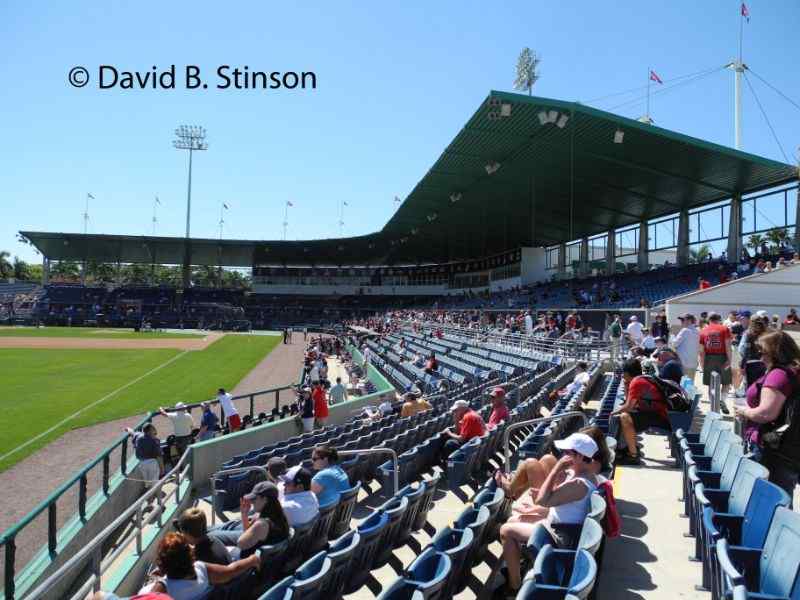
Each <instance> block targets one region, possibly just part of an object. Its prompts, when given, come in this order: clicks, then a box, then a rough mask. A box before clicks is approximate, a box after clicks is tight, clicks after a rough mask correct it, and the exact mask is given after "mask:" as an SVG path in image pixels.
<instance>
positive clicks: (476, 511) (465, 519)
mask: <svg viewBox="0 0 800 600" xmlns="http://www.w3.org/2000/svg"><path fill="white" fill-rule="evenodd" d="M488 524H489V509H488V508H486V507H485V506H482V507H480V508H478V507H475V506H468V507H467V508H465V509H464V510H463V511H462V512H461V514H460V515H459V516H458V518H457V519H456V522H455V529H467V528H469V529H471V530H472V536H473V538H474V540H475V541H474V542H473V543H472V548H471V549H470V552H469V554H468V556H467V563H466V564H467V568H470V567H471V566H472V565H473V564H475V563H476V562H477V561H478V560H479V559H480V558H481V557H482V556H483V552H484V550H485V546H484V539H485V537H484V531H485V530H486V527H487V525H488Z"/></svg>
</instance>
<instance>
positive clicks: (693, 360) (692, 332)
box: [672, 313, 700, 381]
mask: <svg viewBox="0 0 800 600" xmlns="http://www.w3.org/2000/svg"><path fill="white" fill-rule="evenodd" d="M678 319H679V320H680V322H681V330H680V331H679V332H678V335H676V336H675V338H674V339H673V340H672V345H673V346H674V347H675V352H676V353H677V354H678V358H679V359H680V361H681V365H682V366H683V374H684V375H686V376H687V377H688V378H689V379H691V380H692V381H694V376H695V373H697V358H698V351H699V349H700V332H699V331H698V330H697V326H696V325H695V318H694V315H691V314H689V313H686V314H684V315H681V316H679V317H678Z"/></svg>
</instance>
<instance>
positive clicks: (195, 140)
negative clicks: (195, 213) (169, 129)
mask: <svg viewBox="0 0 800 600" xmlns="http://www.w3.org/2000/svg"><path fill="white" fill-rule="evenodd" d="M172 145H173V146H174V147H175V148H177V149H178V150H188V151H189V183H188V185H187V189H186V249H185V253H184V263H183V287H184V288H187V287H189V275H190V264H191V252H190V248H189V234H190V226H191V217H192V154H193V153H194V151H195V150H208V143H206V130H205V129H204V128H203V127H200V126H199V125H181V126H180V127H178V128H177V129H176V130H175V139H174V140H173V141H172Z"/></svg>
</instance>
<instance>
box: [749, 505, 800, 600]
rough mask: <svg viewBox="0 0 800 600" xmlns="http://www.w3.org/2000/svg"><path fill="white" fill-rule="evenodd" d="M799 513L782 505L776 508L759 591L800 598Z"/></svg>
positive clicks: (761, 565)
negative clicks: (799, 573) (799, 580)
mask: <svg viewBox="0 0 800 600" xmlns="http://www.w3.org/2000/svg"><path fill="white" fill-rule="evenodd" d="M798 548H800V513H796V512H794V511H792V510H789V509H788V508H784V507H782V506H779V507H778V508H777V509H775V516H774V517H773V518H772V525H770V528H769V533H768V534H767V540H766V542H765V543H764V551H763V552H762V553H761V564H760V567H761V568H760V575H761V585H760V587H759V590H758V591H759V592H760V593H762V594H772V595H774V596H778V597H781V598H789V599H790V600H797V599H798V598H800V582H798V577H797V573H798V569H800V552H798Z"/></svg>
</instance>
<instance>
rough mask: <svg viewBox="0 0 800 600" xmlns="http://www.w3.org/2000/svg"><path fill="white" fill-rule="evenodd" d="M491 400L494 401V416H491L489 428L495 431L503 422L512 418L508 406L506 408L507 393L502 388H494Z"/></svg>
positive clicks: (490, 396) (490, 393)
mask: <svg viewBox="0 0 800 600" xmlns="http://www.w3.org/2000/svg"><path fill="white" fill-rule="evenodd" d="M489 398H491V401H492V414H491V415H489V423H488V424H487V427H488V428H489V429H495V428H496V427H497V426H498V425H500V423H502V422H503V421H508V418H509V416H510V413H509V411H508V406H506V391H505V390H504V389H503V388H501V387H500V386H498V387H495V388H492V391H491V392H489Z"/></svg>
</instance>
